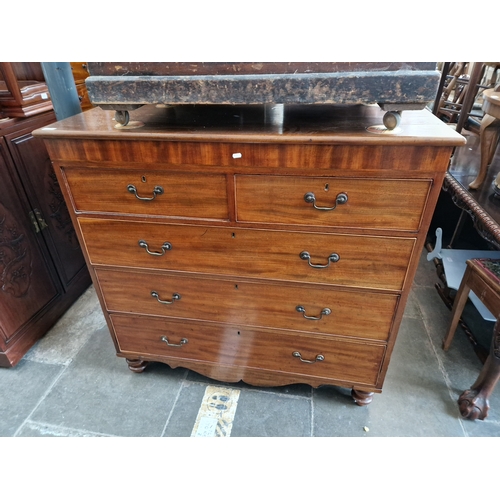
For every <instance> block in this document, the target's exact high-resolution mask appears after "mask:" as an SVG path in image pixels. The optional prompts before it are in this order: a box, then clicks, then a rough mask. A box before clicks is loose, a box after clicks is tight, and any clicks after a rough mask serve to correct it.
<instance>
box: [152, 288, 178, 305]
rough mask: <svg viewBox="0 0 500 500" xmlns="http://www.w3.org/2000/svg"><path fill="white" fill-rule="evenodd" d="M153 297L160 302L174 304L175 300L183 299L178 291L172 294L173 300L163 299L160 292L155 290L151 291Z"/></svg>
mask: <svg viewBox="0 0 500 500" xmlns="http://www.w3.org/2000/svg"><path fill="white" fill-rule="evenodd" d="M151 297H154V298H155V299H156V300H157V301H158V302H159V303H160V304H173V303H174V301H175V300H181V296H180V295H179V294H178V293H174V294H172V300H161V299H160V295H159V293H158V292H155V291H154V290H153V291H152V292H151Z"/></svg>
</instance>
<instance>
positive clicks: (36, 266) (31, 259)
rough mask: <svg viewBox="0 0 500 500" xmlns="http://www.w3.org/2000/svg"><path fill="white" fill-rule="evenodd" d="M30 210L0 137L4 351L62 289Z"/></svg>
mask: <svg viewBox="0 0 500 500" xmlns="http://www.w3.org/2000/svg"><path fill="white" fill-rule="evenodd" d="M30 212H31V208H30V206H29V204H28V200H27V198H26V196H25V195H24V193H23V191H22V186H20V185H19V182H18V179H17V178H16V173H15V170H14V166H13V164H12V161H11V159H10V157H9V154H8V151H7V146H6V142H5V141H4V139H3V138H0V347H1V348H2V350H4V351H5V350H7V349H8V348H9V346H10V345H12V344H13V343H15V342H16V340H17V338H19V337H20V336H22V335H23V334H24V333H25V331H26V328H27V325H28V323H30V322H31V321H34V320H36V318H37V316H39V315H41V314H43V312H44V310H45V309H47V308H49V307H51V304H52V302H53V301H54V300H56V299H57V298H58V297H59V296H60V295H61V292H62V289H61V287H60V285H58V284H57V282H56V281H55V280H54V276H55V274H53V273H54V270H53V268H51V265H50V263H49V262H47V260H46V258H45V256H44V255H45V254H44V253H43V252H42V246H44V242H43V241H42V240H41V236H40V233H37V228H36V226H35V225H34V224H33V223H32V221H31V217H30ZM51 270H52V272H51Z"/></svg>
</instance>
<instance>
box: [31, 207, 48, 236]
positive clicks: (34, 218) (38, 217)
mask: <svg viewBox="0 0 500 500" xmlns="http://www.w3.org/2000/svg"><path fill="white" fill-rule="evenodd" d="M29 216H30V219H31V223H32V224H33V226H35V232H36V233H39V232H40V231H43V230H44V229H46V228H47V227H49V226H48V225H47V223H46V222H45V219H44V218H43V217H42V214H41V212H40V210H39V209H38V208H35V209H34V210H33V212H30V213H29Z"/></svg>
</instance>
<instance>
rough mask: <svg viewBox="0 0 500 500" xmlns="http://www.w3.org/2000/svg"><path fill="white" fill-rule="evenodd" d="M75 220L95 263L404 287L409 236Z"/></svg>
mask: <svg viewBox="0 0 500 500" xmlns="http://www.w3.org/2000/svg"><path fill="white" fill-rule="evenodd" d="M79 224H80V227H81V230H82V233H83V236H84V239H85V246H86V248H87V251H88V254H89V258H90V261H91V262H92V264H94V265H109V266H113V265H115V266H124V267H136V268H149V269H164V270H174V271H184V272H196V273H207V274H218V275H224V276H241V277H252V278H264V279H276V280H286V281H299V282H311V283H324V284H335V285H343V286H356V287H365V288H377V289H384V290H394V291H399V290H401V289H402V287H403V284H404V280H405V277H406V273H407V267H408V264H409V261H410V258H411V254H412V251H413V247H414V245H415V239H413V238H387V237H384V238H382V237H375V236H353V235H345V234H341V235H339V234H319V233H299V232H296V233H295V232H286V231H262V230H252V229H234V228H221V227H208V226H189V225H186V226H182V225H171V224H159V223H156V224H153V223H144V222H129V221H118V220H104V219H86V218H80V219H79ZM148 252H150V253H155V254H158V255H150V253H148ZM337 257H338V260H337ZM313 266H315V267H313Z"/></svg>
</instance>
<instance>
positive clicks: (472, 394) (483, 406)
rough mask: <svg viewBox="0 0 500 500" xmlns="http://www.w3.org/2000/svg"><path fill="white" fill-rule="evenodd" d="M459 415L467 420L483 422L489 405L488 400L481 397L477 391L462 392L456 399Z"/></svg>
mask: <svg viewBox="0 0 500 500" xmlns="http://www.w3.org/2000/svg"><path fill="white" fill-rule="evenodd" d="M458 407H459V409H460V414H461V415H462V417H464V418H468V419H469V420H476V419H479V420H484V419H485V418H486V417H487V416H488V411H489V409H490V405H489V403H488V400H487V399H485V398H484V397H481V395H480V393H479V391H474V390H468V391H464V392H463V393H462V394H461V395H460V397H459V398H458Z"/></svg>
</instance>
